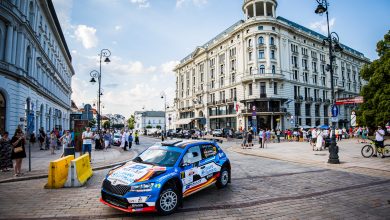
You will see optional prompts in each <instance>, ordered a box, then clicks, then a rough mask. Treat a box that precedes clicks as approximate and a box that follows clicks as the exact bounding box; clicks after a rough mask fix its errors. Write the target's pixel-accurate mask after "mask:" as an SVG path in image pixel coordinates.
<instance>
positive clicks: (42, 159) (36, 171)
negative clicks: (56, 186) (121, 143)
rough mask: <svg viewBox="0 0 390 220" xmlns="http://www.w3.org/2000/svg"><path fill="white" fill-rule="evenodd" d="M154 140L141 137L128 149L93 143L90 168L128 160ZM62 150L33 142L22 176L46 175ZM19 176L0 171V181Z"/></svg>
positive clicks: (23, 166) (24, 160) (24, 162)
mask: <svg viewBox="0 0 390 220" xmlns="http://www.w3.org/2000/svg"><path fill="white" fill-rule="evenodd" d="M155 142H156V140H154V139H151V138H148V137H141V142H140V145H134V144H133V148H132V149H131V150H129V151H123V149H122V148H120V147H115V146H111V148H108V149H107V151H102V150H94V149H95V147H94V145H93V146H92V168H96V167H103V166H108V165H110V164H113V163H119V162H122V161H126V160H129V159H131V158H133V157H134V156H135V155H137V154H138V153H140V151H142V150H143V149H145V147H147V146H150V145H151V144H153V143H155ZM26 151H27V152H28V146H26ZM61 154H62V150H56V154H55V155H51V154H50V150H44V151H42V150H39V145H38V144H35V145H34V146H31V170H32V171H31V172H28V166H29V161H28V153H27V158H25V159H23V163H22V172H23V173H24V175H23V178H32V177H38V176H42V175H47V172H48V167H49V162H50V161H53V160H56V159H58V158H60V156H61ZM78 156H80V153H79V152H77V153H76V157H78ZM18 178H21V177H14V176H13V172H0V182H1V181H8V180H13V179H18Z"/></svg>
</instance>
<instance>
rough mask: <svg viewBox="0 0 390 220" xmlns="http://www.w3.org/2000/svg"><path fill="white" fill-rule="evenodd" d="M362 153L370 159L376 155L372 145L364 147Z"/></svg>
mask: <svg viewBox="0 0 390 220" xmlns="http://www.w3.org/2000/svg"><path fill="white" fill-rule="evenodd" d="M361 153H362V156H363V157H364V158H369V157H371V156H372V155H373V154H374V148H373V147H372V146H371V145H364V146H363V147H362V151H361Z"/></svg>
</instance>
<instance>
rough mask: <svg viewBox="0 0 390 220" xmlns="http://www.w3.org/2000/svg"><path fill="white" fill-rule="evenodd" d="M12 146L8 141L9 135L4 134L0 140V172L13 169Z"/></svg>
mask: <svg viewBox="0 0 390 220" xmlns="http://www.w3.org/2000/svg"><path fill="white" fill-rule="evenodd" d="M11 154H12V146H11V140H10V139H9V133H8V132H4V133H3V136H2V137H1V138H0V169H1V172H8V171H10V170H11V169H12V168H13V164H12V159H11Z"/></svg>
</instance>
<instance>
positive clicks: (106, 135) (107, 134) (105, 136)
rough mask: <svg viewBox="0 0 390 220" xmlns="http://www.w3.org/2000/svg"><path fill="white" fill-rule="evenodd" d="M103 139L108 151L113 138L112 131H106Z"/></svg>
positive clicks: (105, 149)
mask: <svg viewBox="0 0 390 220" xmlns="http://www.w3.org/2000/svg"><path fill="white" fill-rule="evenodd" d="M103 139H104V151H107V148H108V147H109V146H110V139H111V137H110V132H108V131H105V132H104V136H103Z"/></svg>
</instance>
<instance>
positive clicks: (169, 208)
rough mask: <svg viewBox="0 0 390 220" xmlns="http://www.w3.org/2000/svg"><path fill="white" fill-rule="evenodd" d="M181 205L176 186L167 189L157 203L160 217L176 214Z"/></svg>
mask: <svg viewBox="0 0 390 220" xmlns="http://www.w3.org/2000/svg"><path fill="white" fill-rule="evenodd" d="M178 205H179V194H178V193H177V189H176V187H175V186H167V187H165V188H164V189H163V190H162V192H161V193H160V196H159V198H158V200H157V203H156V208H157V211H158V213H159V214H160V215H170V214H172V213H174V212H175V211H176V209H177V207H178Z"/></svg>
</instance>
